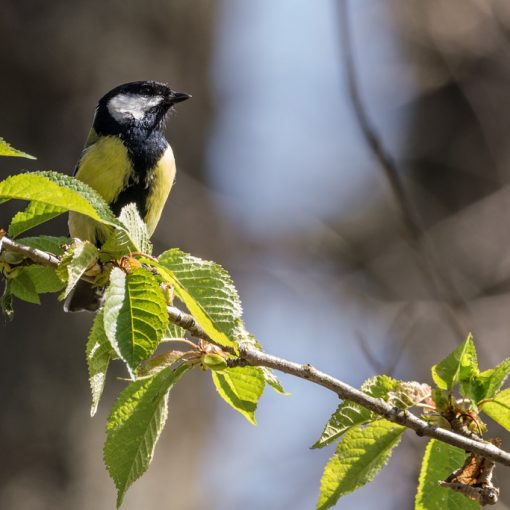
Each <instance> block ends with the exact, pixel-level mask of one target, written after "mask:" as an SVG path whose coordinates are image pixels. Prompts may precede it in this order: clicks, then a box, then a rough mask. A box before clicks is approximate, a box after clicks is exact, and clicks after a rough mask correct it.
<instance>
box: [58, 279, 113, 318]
mask: <svg viewBox="0 0 510 510" xmlns="http://www.w3.org/2000/svg"><path fill="white" fill-rule="evenodd" d="M103 301H104V288H102V287H93V286H92V284H91V283H89V282H85V281H83V280H80V281H79V282H78V283H77V284H76V286H75V287H74V289H73V290H72V291H71V293H70V294H69V296H67V298H66V300H65V302H64V311H65V312H85V311H87V312H96V311H97V310H99V308H100V307H101V305H102V304H103Z"/></svg>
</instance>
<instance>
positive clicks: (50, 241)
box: [17, 235, 71, 257]
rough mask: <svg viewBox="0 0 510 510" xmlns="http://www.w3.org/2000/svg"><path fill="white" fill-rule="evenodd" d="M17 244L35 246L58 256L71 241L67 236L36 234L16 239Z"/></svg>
mask: <svg viewBox="0 0 510 510" xmlns="http://www.w3.org/2000/svg"><path fill="white" fill-rule="evenodd" d="M17 242H18V243H19V244H23V245H25V246H30V247H31V248H37V249H38V250H42V251H48V252H50V253H52V254H53V255H55V256H57V257H60V255H63V254H64V247H65V245H67V244H69V243H70V242H71V239H69V237H54V236H45V235H42V236H36V237H22V238H21V239H18V240H17Z"/></svg>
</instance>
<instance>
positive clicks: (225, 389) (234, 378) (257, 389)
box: [211, 367, 265, 425]
mask: <svg viewBox="0 0 510 510" xmlns="http://www.w3.org/2000/svg"><path fill="white" fill-rule="evenodd" d="M211 375H212V379H213V382H214V386H215V387H216V390H217V391H218V393H219V394H220V396H221V397H222V398H223V400H224V401H225V402H226V403H227V404H229V405H231V406H232V407H233V408H234V409H235V410H236V411H239V412H240V413H241V414H242V415H243V416H244V417H245V418H246V419H247V420H248V421H249V422H250V423H253V425H256V423H257V422H256V421H255V410H256V409H257V403H258V401H259V398H260V396H261V395H262V392H263V391H264V386H265V380H264V375H263V374H262V372H261V370H260V369H259V368H258V367H234V368H228V369H226V370H223V371H222V372H214V371H212V372H211Z"/></svg>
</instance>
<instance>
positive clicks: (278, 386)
mask: <svg viewBox="0 0 510 510" xmlns="http://www.w3.org/2000/svg"><path fill="white" fill-rule="evenodd" d="M260 369H261V370H262V374H264V379H265V381H266V383H267V384H269V386H271V388H273V390H274V391H276V393H279V394H280V395H285V396H288V395H290V393H288V392H286V391H285V389H284V388H283V386H282V383H281V382H280V380H279V379H278V377H276V375H275V374H274V372H273V371H272V370H271V369H270V368H268V367H260Z"/></svg>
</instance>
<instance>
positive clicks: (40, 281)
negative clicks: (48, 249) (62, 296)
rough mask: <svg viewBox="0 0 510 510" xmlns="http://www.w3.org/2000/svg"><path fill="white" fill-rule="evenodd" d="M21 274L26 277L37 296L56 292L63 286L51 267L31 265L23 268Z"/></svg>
mask: <svg viewBox="0 0 510 510" xmlns="http://www.w3.org/2000/svg"><path fill="white" fill-rule="evenodd" d="M22 272H23V273H25V274H27V275H28V277H29V278H30V280H31V281H32V283H33V284H34V288H35V291H36V292H37V294H45V293H47V292H58V291H59V290H60V289H61V288H62V287H63V286H64V283H63V282H62V280H61V279H60V278H59V277H58V276H57V272H56V271H55V269H54V268H53V267H46V266H37V265H33V266H28V267H24V268H23V269H22Z"/></svg>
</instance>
